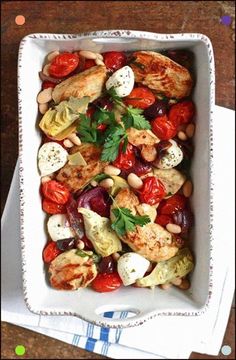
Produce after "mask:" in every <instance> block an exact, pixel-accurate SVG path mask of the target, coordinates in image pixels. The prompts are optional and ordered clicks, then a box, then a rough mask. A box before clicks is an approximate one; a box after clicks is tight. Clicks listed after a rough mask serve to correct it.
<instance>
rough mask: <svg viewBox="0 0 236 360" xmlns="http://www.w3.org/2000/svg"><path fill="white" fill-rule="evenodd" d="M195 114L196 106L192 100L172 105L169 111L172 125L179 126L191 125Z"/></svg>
mask: <svg viewBox="0 0 236 360" xmlns="http://www.w3.org/2000/svg"><path fill="white" fill-rule="evenodd" d="M194 114H195V106H194V103H193V102H192V101H191V100H185V101H182V102H180V103H178V104H175V105H172V106H171V108H170V111H169V115H168V116H169V120H170V122H171V123H172V124H175V125H176V126H179V125H180V124H187V123H189V122H190V121H191V120H192V118H193V115H194Z"/></svg>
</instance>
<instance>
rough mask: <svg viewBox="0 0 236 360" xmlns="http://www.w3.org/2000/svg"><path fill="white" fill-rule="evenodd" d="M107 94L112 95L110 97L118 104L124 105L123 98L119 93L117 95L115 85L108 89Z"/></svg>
mask: <svg viewBox="0 0 236 360" xmlns="http://www.w3.org/2000/svg"><path fill="white" fill-rule="evenodd" d="M107 94H108V95H110V97H111V98H112V100H113V101H114V102H115V103H116V104H118V105H123V101H122V98H121V97H120V96H119V95H117V92H116V89H115V87H114V86H112V87H111V88H110V89H109V90H107Z"/></svg>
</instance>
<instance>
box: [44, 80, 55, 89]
mask: <svg viewBox="0 0 236 360" xmlns="http://www.w3.org/2000/svg"><path fill="white" fill-rule="evenodd" d="M55 86H56V84H55V83H53V82H51V81H44V82H43V83H42V88H43V89H48V88H54V87H55Z"/></svg>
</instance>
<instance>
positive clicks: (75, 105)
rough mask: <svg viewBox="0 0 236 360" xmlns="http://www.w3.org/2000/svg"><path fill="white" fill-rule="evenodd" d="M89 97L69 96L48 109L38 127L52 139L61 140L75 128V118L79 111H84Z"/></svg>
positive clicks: (77, 116)
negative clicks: (77, 97) (66, 99)
mask: <svg viewBox="0 0 236 360" xmlns="http://www.w3.org/2000/svg"><path fill="white" fill-rule="evenodd" d="M89 99H90V98H89V97H88V96H86V97H84V98H82V99H75V98H72V97H71V98H70V99H69V100H68V101H62V102H61V103H60V104H59V105H58V106H56V107H55V109H49V110H48V111H47V112H46V113H45V114H44V116H43V117H42V119H41V121H40V123H39V127H40V129H41V130H42V131H43V132H44V133H45V134H46V135H47V136H49V137H51V138H52V139H54V140H63V139H65V138H66V137H67V136H68V135H69V134H70V133H71V132H73V131H75V129H76V124H75V122H76V120H77V119H78V118H79V114H80V113H85V112H86V110H87V106H88V103H89Z"/></svg>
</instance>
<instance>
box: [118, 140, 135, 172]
mask: <svg viewBox="0 0 236 360" xmlns="http://www.w3.org/2000/svg"><path fill="white" fill-rule="evenodd" d="M122 148H123V143H122V142H121V143H120V147H119V154H118V156H117V158H116V160H115V161H113V165H114V166H116V167H118V168H119V169H121V170H128V169H130V168H131V167H132V166H134V164H135V153H134V147H133V145H131V144H128V145H127V148H126V151H125V152H123V150H122Z"/></svg>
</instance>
